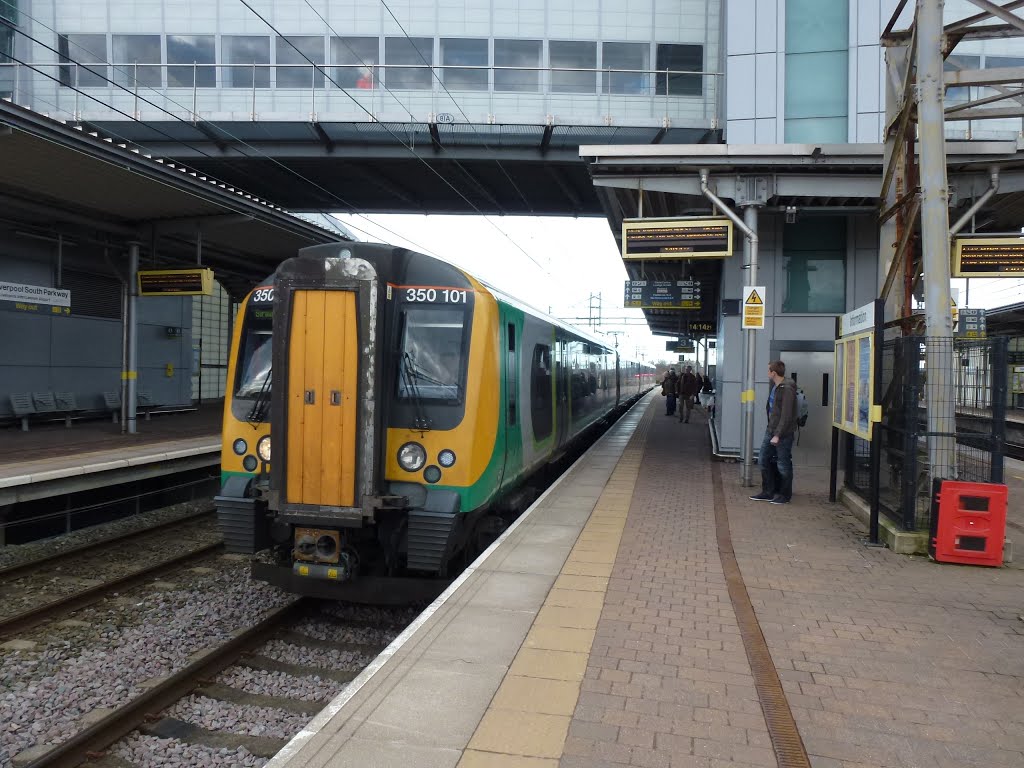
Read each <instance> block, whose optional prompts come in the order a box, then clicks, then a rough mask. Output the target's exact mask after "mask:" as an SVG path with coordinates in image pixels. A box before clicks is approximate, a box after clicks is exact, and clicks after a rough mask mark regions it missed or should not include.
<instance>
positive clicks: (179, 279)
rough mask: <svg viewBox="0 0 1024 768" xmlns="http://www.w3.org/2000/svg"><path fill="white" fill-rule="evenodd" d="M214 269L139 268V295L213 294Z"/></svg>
mask: <svg viewBox="0 0 1024 768" xmlns="http://www.w3.org/2000/svg"><path fill="white" fill-rule="evenodd" d="M211 295H213V270H212V269H208V268H203V267H196V268H195V269H146V270H139V296H211Z"/></svg>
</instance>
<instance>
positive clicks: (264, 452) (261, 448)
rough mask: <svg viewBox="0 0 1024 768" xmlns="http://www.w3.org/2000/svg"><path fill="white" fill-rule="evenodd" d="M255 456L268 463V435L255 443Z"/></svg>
mask: <svg viewBox="0 0 1024 768" xmlns="http://www.w3.org/2000/svg"><path fill="white" fill-rule="evenodd" d="M256 455H257V456H259V457H260V460H261V461H270V435H264V436H263V437H261V438H260V441H259V442H258V443H256Z"/></svg>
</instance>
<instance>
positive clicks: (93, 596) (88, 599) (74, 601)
mask: <svg viewBox="0 0 1024 768" xmlns="http://www.w3.org/2000/svg"><path fill="white" fill-rule="evenodd" d="M223 546H224V542H223V541H217V542H214V543H213V544H207V545H205V546H203V547H200V548H199V549H193V550H192V551H190V552H186V553H185V554H183V555H177V556H175V557H172V558H168V559H167V560H162V561H160V562H159V563H156V564H154V565H151V566H148V567H146V568H142V569H140V570H137V571H133V572H131V573H129V574H127V575H125V576H121V577H120V578H117V579H114V580H113V581H108V582H105V583H103V584H97V585H96V586H95V587H90V588H88V589H86V590H83V591H82V592H76V593H75V594H73V595H68V596H66V597H62V598H60V599H58V600H53V601H51V602H49V603H44V604H43V605H39V606H36V607H34V608H30V609H28V610H26V611H22V612H21V613H18V614H15V615H14V616H11V617H9V618H6V619H3V620H0V637H5V636H7V635H12V634H15V633H17V632H24V631H25V630H27V629H31V628H32V627H35V626H38V625H39V624H42V623H44V622H46V621H49V620H51V619H52V618H54V615H55V614H60V613H68V612H70V611H74V610H77V609H79V608H83V607H85V606H87V605H91V604H92V603H95V602H97V601H98V600H100V599H101V598H102V597H103V596H104V595H106V594H107V593H108V592H112V591H114V590H117V589H129V588H131V587H134V586H136V585H138V584H140V583H142V582H143V581H145V580H146V579H148V578H150V577H151V576H153V575H155V574H157V573H160V572H162V571H166V570H171V569H173V568H176V567H178V566H180V565H183V564H184V563H187V562H189V561H190V560H196V559H199V558H201V557H205V556H207V555H209V554H210V553H211V552H214V551H215V550H218V549H220V548H221V547H223Z"/></svg>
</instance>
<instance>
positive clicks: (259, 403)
mask: <svg viewBox="0 0 1024 768" xmlns="http://www.w3.org/2000/svg"><path fill="white" fill-rule="evenodd" d="M271 373H273V369H270V368H268V369H267V377H266V378H265V379H264V380H263V386H262V387H260V393H259V394H258V395H256V401H255V402H254V403H253V404H252V410H251V411H249V416H248V417H247V418H246V421H248V422H249V423H250V424H252V427H253V429H256V425H258V424H262V423H263V419H264V418H265V417H266V415H267V409H268V408H270V374H271Z"/></svg>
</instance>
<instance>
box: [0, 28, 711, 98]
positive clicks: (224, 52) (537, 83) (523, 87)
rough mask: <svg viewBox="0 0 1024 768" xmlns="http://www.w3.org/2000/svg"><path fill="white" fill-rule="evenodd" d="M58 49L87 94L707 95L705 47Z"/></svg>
mask: <svg viewBox="0 0 1024 768" xmlns="http://www.w3.org/2000/svg"><path fill="white" fill-rule="evenodd" d="M0 42H2V40H0ZM59 45H60V60H61V63H62V64H64V65H65V66H63V67H62V68H61V83H62V84H63V85H67V86H79V87H88V88H95V87H107V86H108V85H109V83H108V82H107V80H106V79H105V78H106V76H112V77H113V78H114V79H115V81H116V82H117V83H118V84H120V85H123V86H125V87H129V88H130V87H133V86H134V83H135V79H136V77H137V78H138V84H139V85H141V86H151V87H154V88H159V87H163V86H167V87H172V88H175V87H176V88H181V87H187V88H191V87H193V86H195V87H199V88H215V87H218V86H220V87H224V88H250V89H251V88H254V87H255V88H272V87H276V88H299V89H309V88H311V87H315V88H318V89H319V88H338V87H340V88H344V89H346V90H347V89H355V90H361V89H373V88H378V87H386V88H389V89H395V90H442V86H443V88H447V89H449V90H456V91H487V90H489V89H490V90H494V91H501V92H519V93H541V92H543V91H544V90H545V89H546V90H547V91H548V92H550V93H566V94H593V95H599V94H622V95H635V96H647V97H651V96H654V95H662V96H666V95H667V96H672V97H680V98H685V97H698V98H703V97H704V96H705V92H706V90H707V89H706V87H705V84H704V78H703V76H701V75H699V74H687V73H697V72H700V71H702V70H703V68H704V66H705V64H704V57H705V49H704V46H703V45H698V44H692V45H691V44H675V43H657V44H652V43H632V42H599V41H592V40H551V41H549V42H547V44H545V41H544V40H540V39H536V40H523V39H504V38H497V39H493V40H492V39H490V38H483V37H479V38H471V37H440V38H430V37H416V38H408V37H383V38H381V37H367V36H352V37H347V36H345V37H338V36H329V37H328V36H323V35H294V36H287V37H272V36H270V35H223V36H221V37H220V44H219V58H218V44H217V37H216V36H215V35H212V34H204V35H164V36H161V35H152V34H138V35H111V36H108V35H104V34H74V33H69V34H62V35H60V37H59ZM108 45H109V49H108ZM652 57H654V59H655V65H654V66H652V64H651V62H652ZM311 62H312V64H311ZM313 64H315V65H316V66H313ZM85 65H89V66H91V67H92V68H93V69H94V70H95V74H94V73H92V72H89V71H87V70H85V69H84V66H85ZM93 65H100V66H99V67H96V66H93ZM254 65H255V66H254ZM109 66H112V69H111V70H110V71H108V69H107V67H109ZM324 67H330V70H329V75H330V77H325V75H324V74H323V72H322V71H320V70H321V69H322V68H324ZM271 70H273V77H271ZM656 70H661V72H660V73H659V72H657V71H656ZM666 70H667V72H666ZM164 72H166V74H164ZM435 73H436V75H437V77H435V76H434V75H435ZM438 80H440V82H438Z"/></svg>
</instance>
